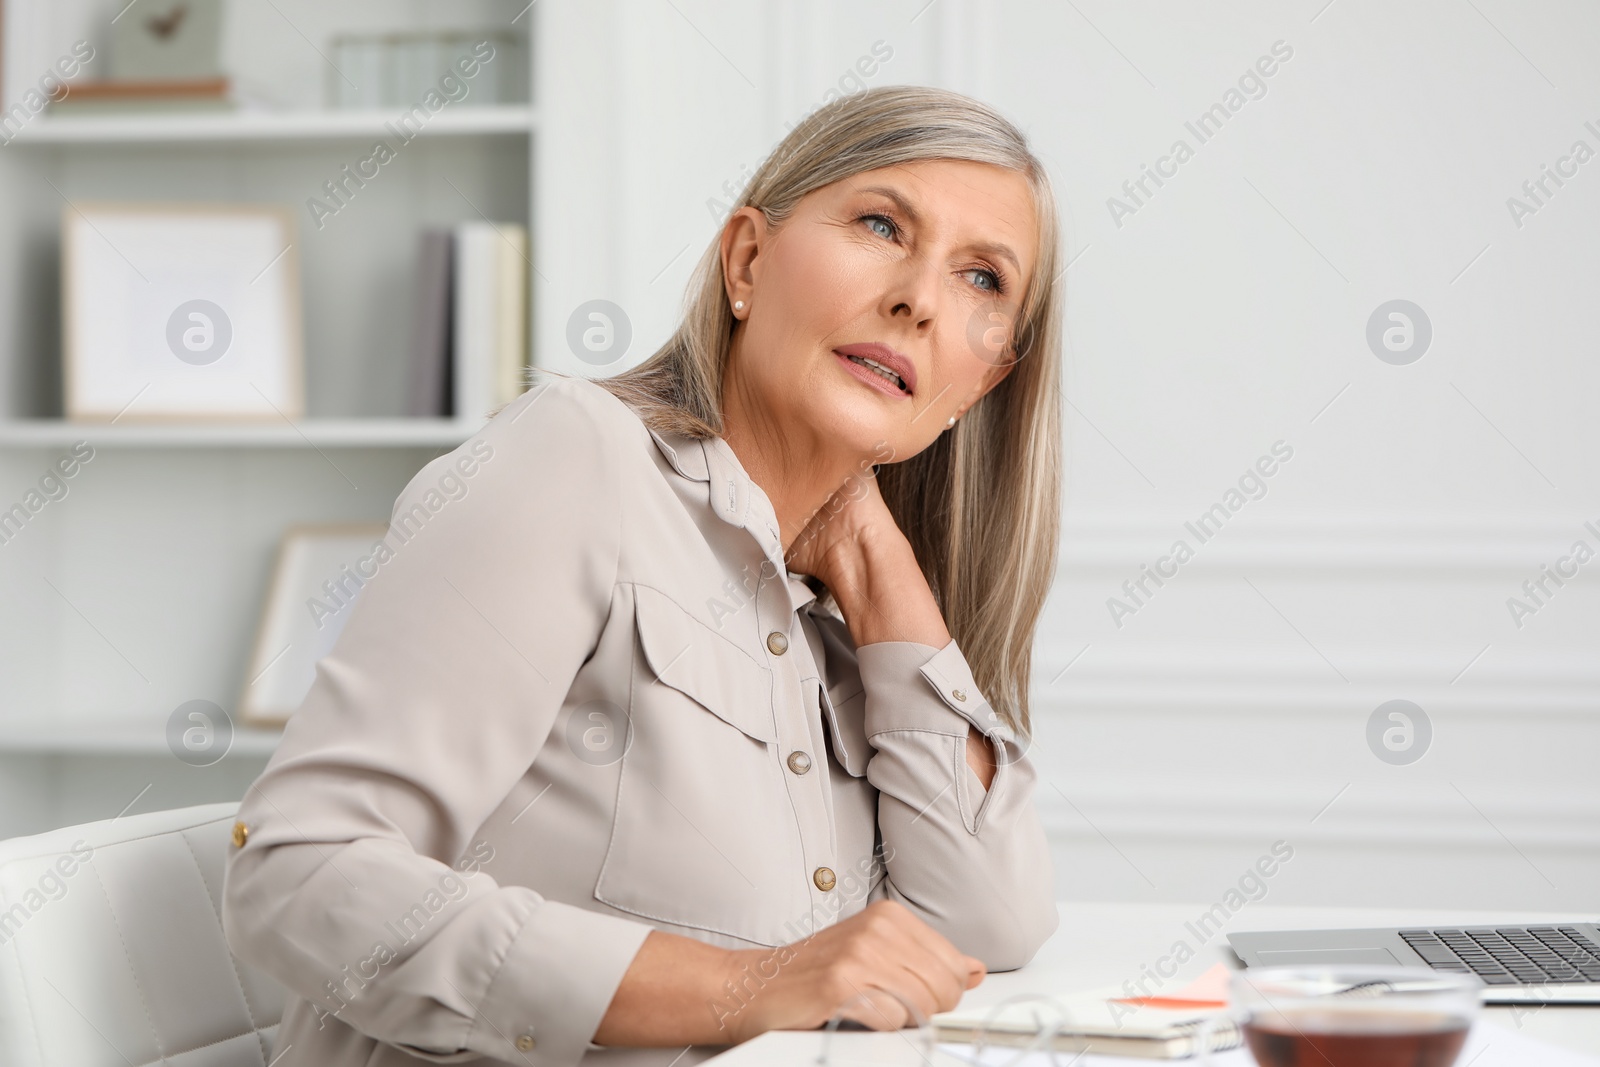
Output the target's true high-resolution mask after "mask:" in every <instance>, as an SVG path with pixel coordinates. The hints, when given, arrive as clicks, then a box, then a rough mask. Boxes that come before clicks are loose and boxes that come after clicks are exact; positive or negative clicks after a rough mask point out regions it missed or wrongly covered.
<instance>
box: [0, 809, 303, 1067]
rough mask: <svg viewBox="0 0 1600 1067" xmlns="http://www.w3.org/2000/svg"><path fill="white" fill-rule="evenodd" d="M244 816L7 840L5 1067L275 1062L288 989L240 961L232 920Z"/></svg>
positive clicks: (2, 915)
mask: <svg viewBox="0 0 1600 1067" xmlns="http://www.w3.org/2000/svg"><path fill="white" fill-rule="evenodd" d="M238 807H239V805H238V804H237V803H225V804H205V805H201V806H199V807H193V808H180V809H177V810H175V811H158V812H151V813H150V814H147V815H128V816H123V817H122V818H118V819H110V820H107V821H105V822H94V823H86V824H84V825H82V826H69V827H67V828H65V829H61V830H52V831H51V832H49V833H46V834H39V835H37V836H34V837H18V838H13V839H12V840H10V841H3V842H0V1064H4V1065H5V1067H102V1065H103V1067H129V1065H133V1067H144V1065H146V1064H152V1063H166V1064H170V1065H171V1067H244V1065H247V1064H248V1065H251V1067H263V1065H265V1064H266V1063H267V1062H268V1060H269V1059H270V1051H271V1048H272V1040H273V1037H274V1035H275V1034H276V1033H277V1030H278V1020H279V1018H280V1017H281V1016H282V1014H283V990H282V988H281V987H280V986H278V984H277V983H276V982H275V981H273V979H272V978H270V977H268V976H267V975H266V974H263V973H262V972H260V971H257V970H255V969H253V968H251V967H248V966H246V965H245V964H243V963H241V962H239V961H238V960H236V959H234V958H233V956H232V954H231V953H229V951H228V946H227V943H226V942H225V941H224V940H223V936H222V923H221V920H220V918H219V909H220V907H221V900H222V866H223V859H224V857H225V856H226V855H227V849H228V847H229V837H230V834H231V833H232V829H233V821H234V813H235V812H236V811H237V810H238ZM75 850H76V851H75ZM80 857H86V860H85V859H83V858H80Z"/></svg>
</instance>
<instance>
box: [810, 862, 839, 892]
mask: <svg viewBox="0 0 1600 1067" xmlns="http://www.w3.org/2000/svg"><path fill="white" fill-rule="evenodd" d="M811 880H812V881H813V882H815V883H817V888H818V889H820V890H822V891H823V892H824V893H826V892H827V891H828V890H830V889H832V888H833V887H834V886H835V885H836V884H838V879H836V878H834V876H833V872H832V871H831V870H829V869H828V868H826V867H818V868H817V873H816V874H813V875H812V876H811Z"/></svg>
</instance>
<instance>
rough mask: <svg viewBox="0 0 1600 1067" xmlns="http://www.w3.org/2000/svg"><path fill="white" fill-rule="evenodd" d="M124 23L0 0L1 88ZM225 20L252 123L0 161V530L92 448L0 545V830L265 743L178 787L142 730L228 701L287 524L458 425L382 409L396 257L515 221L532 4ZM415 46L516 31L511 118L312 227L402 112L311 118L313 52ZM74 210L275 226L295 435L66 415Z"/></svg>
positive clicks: (29, 137)
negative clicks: (287, 291)
mask: <svg viewBox="0 0 1600 1067" xmlns="http://www.w3.org/2000/svg"><path fill="white" fill-rule="evenodd" d="M124 4H125V0H122V2H108V3H103V4H102V3H99V2H98V0H73V2H71V3H67V4H60V5H57V4H55V3H53V2H52V0H11V2H8V3H6V4H5V5H4V8H3V16H0V17H3V19H4V27H3V29H4V40H5V45H4V48H5V57H4V58H5V63H6V65H7V68H8V69H9V70H12V71H16V70H18V69H34V67H37V68H38V69H45V68H46V67H47V66H48V64H49V62H50V60H51V58H52V57H53V56H55V55H56V54H58V53H60V52H62V51H64V50H65V49H66V48H67V47H69V46H70V44H71V42H72V41H73V40H75V39H77V38H79V37H81V36H84V35H86V34H88V35H90V36H89V39H90V40H92V41H94V42H95V45H96V49H97V50H102V49H103V48H104V43H105V40H106V39H108V38H109V31H108V29H107V27H108V26H109V23H110V20H111V18H112V17H113V16H115V15H116V14H117V11H118V9H120V8H121V7H123V6H124ZM235 9H236V10H237V18H238V20H239V21H240V22H241V24H247V25H243V28H242V29H241V30H240V31H239V32H240V33H241V34H243V35H245V36H246V37H247V38H248V47H247V48H245V47H242V46H240V45H239V44H238V43H237V42H236V43H235V46H234V48H233V51H232V52H231V53H230V52H229V50H228V49H227V48H225V49H224V57H225V59H226V58H227V57H228V56H229V55H230V54H231V55H233V56H234V58H235V61H237V62H240V63H246V62H248V64H249V66H250V69H249V78H248V81H249V88H250V90H251V95H252V97H254V98H256V99H255V101H254V102H253V103H252V104H251V105H250V106H248V107H241V108H240V109H239V110H237V111H232V112H206V113H188V114H185V113H161V114H139V113H128V114H94V115H87V114H75V115H60V116H55V115H51V114H50V113H49V112H48V111H46V112H45V113H43V114H40V115H38V116H36V117H35V118H33V119H32V120H31V121H30V122H28V123H27V124H26V125H25V127H24V128H22V129H21V130H19V131H16V133H15V135H14V136H12V137H10V139H9V141H8V142H7V143H5V144H4V145H0V189H3V190H5V191H6V192H7V193H8V194H9V195H8V197H7V200H8V210H7V211H6V212H4V213H0V511H3V510H4V509H6V508H9V507H11V506H12V504H13V503H15V502H16V501H17V500H19V499H20V498H21V497H22V495H23V494H24V493H25V492H26V491H28V489H29V488H30V487H31V486H33V485H34V484H36V483H37V481H38V479H39V478H40V476H41V474H42V473H43V472H45V471H47V469H48V467H49V465H50V464H51V463H52V462H53V461H54V460H55V459H56V458H57V457H58V456H60V455H64V454H66V453H67V452H68V450H70V449H71V448H72V446H73V445H74V444H75V443H76V442H78V441H87V442H89V443H90V444H91V445H92V446H93V447H94V449H95V458H94V460H93V461H92V462H91V463H89V464H86V465H85V466H84V467H83V469H82V471H81V472H80V473H79V474H78V475H77V476H76V477H74V478H73V479H72V480H71V482H70V483H69V489H70V491H69V492H68V493H67V495H65V496H64V497H62V498H61V499H59V500H53V501H51V502H50V504H49V506H48V507H47V508H45V509H44V510H43V511H40V512H39V513H38V514H37V515H36V516H35V517H34V519H33V520H31V521H30V522H29V523H28V524H27V526H26V528H25V529H23V530H22V532H21V533H20V534H18V535H17V536H16V537H14V538H13V539H11V540H10V541H8V542H6V543H3V544H0V604H3V605H4V607H3V609H0V678H3V679H4V684H3V685H0V838H4V837H9V836H13V835H15V834H22V833H32V832H37V831H39V830H42V829H45V828H48V827H52V826H57V825H65V824H68V823H71V822H76V821H83V820H88V819H94V818H110V817H112V816H115V815H117V814H119V812H120V811H121V810H122V808H123V806H124V805H126V804H127V803H128V802H129V800H130V798H131V797H133V796H134V795H135V793H137V792H138V791H139V789H140V788H141V787H142V786H143V785H146V784H148V785H149V786H150V788H149V789H148V791H147V792H144V793H142V794H140V796H141V799H139V800H138V801H137V802H136V803H135V806H134V807H132V808H131V809H130V810H131V811H141V810H155V809H157V808H162V807H172V806H178V805H183V804H192V803H204V802H207V801H212V800H223V799H233V798H237V797H239V796H241V795H242V793H243V790H244V788H245V787H247V786H248V783H249V782H250V781H251V780H252V779H253V778H254V777H255V775H256V774H258V773H259V772H260V769H261V768H262V766H264V764H265V761H266V759H267V757H268V756H270V754H271V752H272V751H273V749H274V747H275V746H276V744H277V740H278V734H277V732H275V731H270V730H253V729H246V728H244V727H242V726H240V725H239V724H238V723H235V736H234V742H233V746H232V748H231V749H230V751H229V753H228V755H227V756H226V757H225V758H224V759H223V760H222V761H221V762H220V763H219V764H217V765H216V766H214V767H209V768H204V769H197V768H194V767H190V766H188V765H186V764H184V763H182V762H181V761H179V760H178V759H176V758H175V757H174V756H173V755H172V754H171V753H170V752H169V751H168V749H167V747H166V742H165V735H164V731H165V724H166V721H167V717H168V715H169V714H170V713H171V712H172V711H173V710H174V709H176V708H177V707H178V706H179V705H180V704H183V703H184V702H185V701H188V700H192V699H208V700H212V701H215V702H216V703H218V704H220V705H221V706H222V707H224V708H226V709H228V710H229V711H230V712H231V711H232V710H233V709H234V705H235V702H236V700H237V697H238V692H239V688H240V685H241V681H242V678H243V675H244V672H245V670H246V664H247V662H248V658H249V651H250V646H251V643H252V641H253V640H254V637H255V629H256V626H257V622H258V619H259V616H260V607H261V603H262V600H263V598H264V597H265V595H266V589H267V582H268V577H269V573H270V569H271V563H272V557H273V554H274V552H275V551H276V547H277V543H278V539H279V536H280V534H281V533H282V531H283V529H284V528H285V527H287V526H289V525H292V524H296V523H322V522H326V523H336V522H372V521H378V522H381V521H386V520H387V518H388V516H389V511H390V508H391V506H392V504H393V501H394V498H395V496H396V495H397V494H398V492H399V491H400V489H402V488H403V487H404V485H405V484H406V482H408V481H409V480H410V478H411V477H412V475H414V474H415V473H416V472H417V471H418V470H419V469H420V468H421V467H422V466H423V465H424V464H426V463H427V462H428V461H429V460H431V459H433V458H434V457H436V456H438V455H440V454H442V453H444V452H446V451H449V450H450V449H452V448H454V447H456V446H457V445H459V444H460V443H462V442H463V441H465V440H466V439H467V438H468V437H470V436H471V434H472V433H473V432H474V431H475V430H476V428H477V426H478V425H480V424H481V422H480V421H479V420H473V419H470V418H454V417H445V418H413V417H408V416H406V415H405V411H406V383H407V370H408V367H407V364H408V361H409V359H410V351H411V349H410V345H411V333H412V329H413V315H412V308H411V303H412V287H413V285H414V274H415V270H416V266H417V264H416V253H417V244H418V239H419V236H420V234H421V232H422V231H423V230H424V229H426V228H435V227H452V226H455V225H458V224H460V223H464V222H471V221H478V220H482V219H485V218H487V219H492V220H494V221H496V222H511V223H521V224H523V225H526V226H529V227H530V230H531V229H532V228H533V227H532V225H531V224H532V222H533V214H534V203H535V196H534V180H533V175H534V159H535V151H534V142H535V136H536V132H537V129H538V120H537V115H536V112H535V108H534V104H533V83H534V77H533V73H534V70H535V69H536V67H537V63H538V61H537V57H536V42H537V40H538V33H537V28H536V22H537V20H538V18H539V11H538V7H537V5H534V6H533V8H531V9H529V8H528V5H527V4H526V0H521V2H500V0H461V2H460V3H452V4H450V5H420V4H406V5H392V4H374V3H369V2H365V0H337V2H334V3H320V4H319V3H314V2H312V0H281V2H280V3H279V4H277V5H273V6H272V7H270V8H262V9H259V10H258V9H257V8H256V7H255V6H253V5H233V6H232V7H231V8H230V10H235ZM275 12H276V13H275ZM85 27H88V28H87V29H85ZM416 29H427V30H438V29H466V30H470V31H473V32H477V31H479V30H490V31H494V32H499V33H512V34H516V35H519V37H518V40H519V42H520V45H521V52H522V55H523V56H525V57H527V60H526V63H525V67H524V68H523V71H522V73H523V74H524V75H525V84H524V85H523V86H522V87H521V88H522V90H523V92H521V94H520V95H521V97H522V99H521V100H516V99H514V97H513V98H511V99H510V102H498V103H493V104H490V103H481V104H480V103H475V102H466V103H463V104H462V105H461V106H450V107H447V108H445V109H444V110H443V111H441V112H439V113H437V114H435V115H433V116H432V117H431V119H430V120H429V121H428V123H427V124H426V126H425V127H424V128H423V129H422V130H421V131H420V133H419V134H418V135H417V136H416V138H415V140H414V141H409V142H407V143H406V144H405V146H404V148H403V149H402V150H401V152H400V154H399V158H398V159H397V160H396V161H395V162H394V163H393V164H390V165H386V166H385V168H384V172H383V175H382V178H381V180H379V181H374V182H372V183H371V185H370V187H369V188H367V189H364V190H363V191H362V194H361V196H360V198H359V200H357V201H355V202H353V203H352V205H351V206H350V208H349V209H347V210H345V211H341V212H340V213H339V215H338V216H337V217H334V218H331V219H327V220H326V222H325V225H324V226H322V227H320V228H319V227H317V226H316V225H315V223H314V221H313V219H312V218H311V217H310V216H309V214H308V212H307V210H306V209H305V206H304V205H305V202H306V200H307V199H308V198H309V197H311V196H314V195H316V194H317V193H318V190H319V188H320V186H321V184H322V182H323V181H324V180H325V179H326V178H327V177H328V176H329V175H330V174H332V173H335V172H336V171H337V170H338V168H339V167H340V166H341V165H343V164H345V163H348V162H350V161H351V160H352V159H354V158H356V153H358V152H360V151H362V150H364V149H365V148H366V147H367V146H368V145H370V144H371V142H372V140H373V139H374V138H377V137H381V136H383V133H384V130H385V125H386V123H389V122H391V121H393V120H394V119H395V118H396V116H397V115H398V114H399V113H400V112H401V111H403V110H404V108H400V107H394V108H390V107H372V108H362V109H359V110H333V109H330V108H326V107H324V106H323V98H324V95H325V81H326V79H327V78H328V77H330V76H331V75H330V74H329V72H328V71H327V69H326V61H325V59H324V58H320V57H319V51H321V52H324V53H326V52H328V51H329V49H328V48H327V47H326V46H325V45H322V44H319V42H326V41H328V40H330V39H332V37H333V36H334V35H336V34H339V33H344V32H349V31H360V32H363V33H372V32H377V31H384V32H387V31H389V30H394V31H397V32H405V31H410V30H416ZM93 34H99V35H100V36H99V37H95V36H93ZM30 47H31V48H32V49H33V52H32V53H31V54H30V52H29V51H28V49H29V48H30ZM101 54H102V55H103V54H105V53H104V52H103V51H101ZM241 54H244V58H242V59H241V58H239V57H240V55H241ZM29 64H32V66H29ZM246 80H247V79H245V78H243V77H241V78H240V79H239V81H240V83H241V84H242V83H243V82H244V81H246ZM6 84H7V86H12V85H13V82H12V80H10V79H8V80H7V82H6ZM263 99H264V100H265V101H266V106H263V105H262V104H261V102H260V101H261V100H263ZM11 102H12V101H11V100H9V99H8V100H7V101H5V103H6V104H8V105H9V104H10V103H11ZM79 200H118V201H161V202H167V203H171V202H187V201H199V202H208V203H277V204H286V205H291V206H293V207H294V208H295V210H296V211H297V212H298V218H299V231H298V237H297V244H298V253H299V256H300V263H301V301H302V320H303V333H304V337H305V368H306V397H307V415H306V417H305V418H304V419H301V420H298V421H294V422H262V423H253V424H238V423H234V424H224V423H159V424H157V423H130V422H127V421H125V420H124V421H119V422H117V423H112V424H106V423H80V422H72V421H68V420H66V419H64V418H62V414H61V413H62V409H61V401H60V393H61V378H60V358H61V352H60V314H61V310H60V282H59V277H60V262H59V247H60V242H59V231H60V219H61V216H62V213H63V211H67V210H71V206H70V205H72V204H73V203H74V202H77V201H79ZM530 285H531V282H530ZM529 305H530V306H531V305H532V301H531V299H530V301H529ZM124 794H126V795H124Z"/></svg>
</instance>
